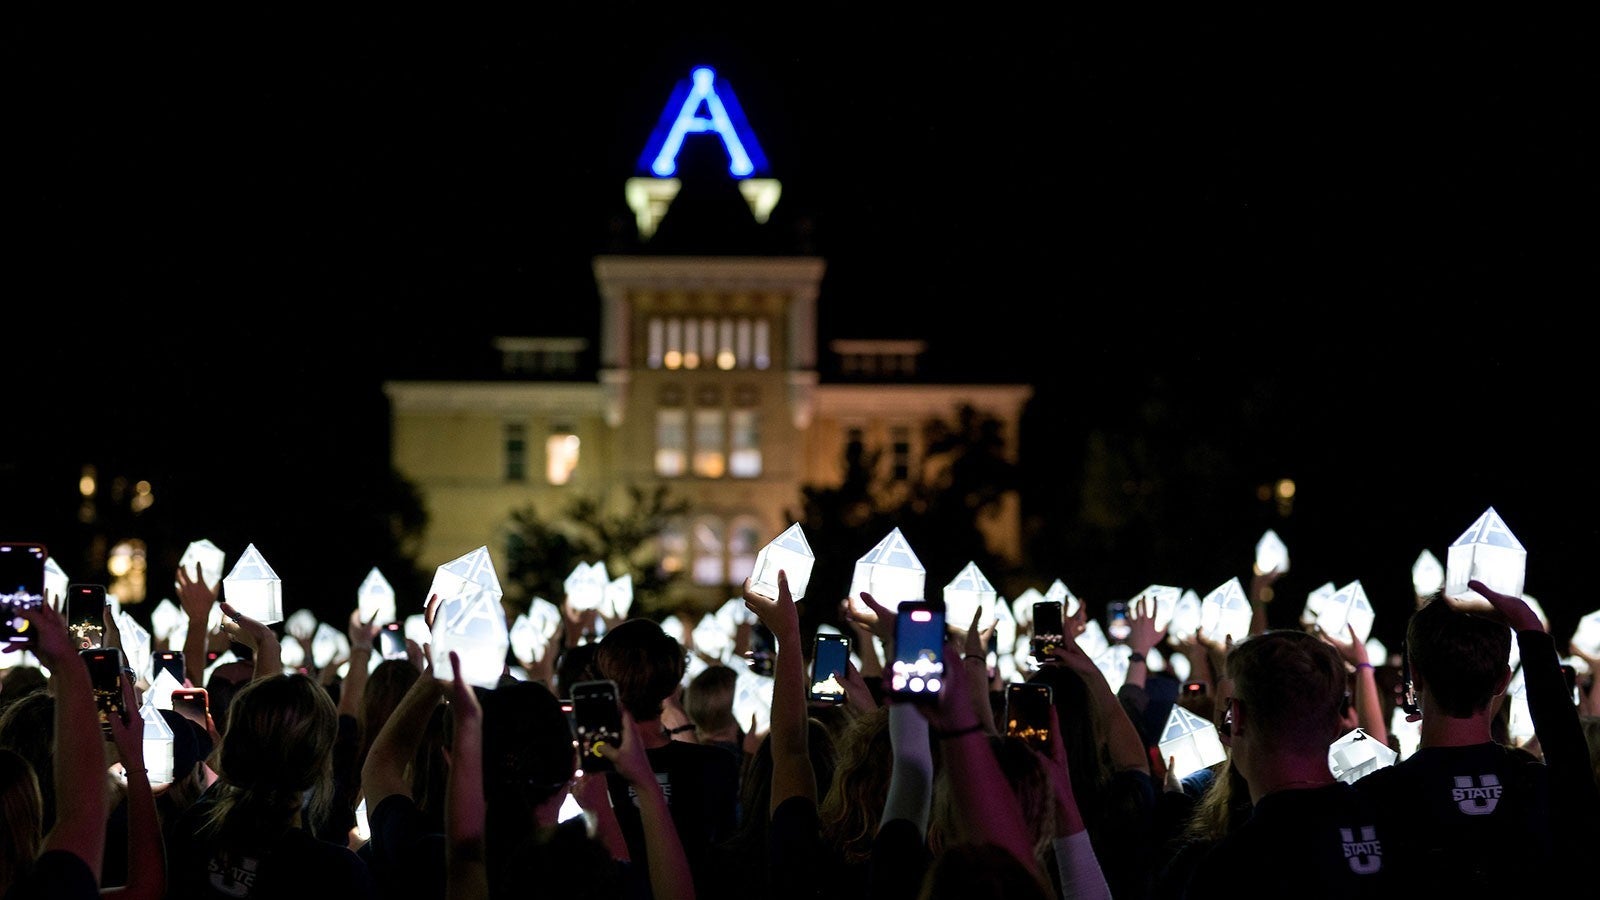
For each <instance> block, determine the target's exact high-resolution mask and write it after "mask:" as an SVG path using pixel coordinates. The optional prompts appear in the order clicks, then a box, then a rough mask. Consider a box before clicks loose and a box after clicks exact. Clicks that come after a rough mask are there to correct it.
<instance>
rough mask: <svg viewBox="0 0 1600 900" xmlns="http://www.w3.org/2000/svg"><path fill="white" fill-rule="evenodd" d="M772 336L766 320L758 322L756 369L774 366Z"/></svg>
mask: <svg viewBox="0 0 1600 900" xmlns="http://www.w3.org/2000/svg"><path fill="white" fill-rule="evenodd" d="M771 344H772V334H771V328H770V327H769V326H768V325H767V322H766V320H765V319H757V320H756V368H758V369H766V368H770V367H771V366H772V347H771Z"/></svg>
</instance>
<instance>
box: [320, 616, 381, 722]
mask: <svg viewBox="0 0 1600 900" xmlns="http://www.w3.org/2000/svg"><path fill="white" fill-rule="evenodd" d="M377 621H378V613H377V611H376V610H374V611H373V613H372V616H371V617H370V618H368V619H362V618H361V610H360V609H359V608H357V609H352V610H351V611H350V622H349V624H348V625H347V626H346V634H347V636H348V637H349V638H350V669H349V671H347V672H345V676H344V682H343V683H342V684H341V685H340V686H339V714H340V715H345V716H350V717H351V718H353V719H356V720H357V721H360V719H361V699H362V697H363V696H365V695H366V692H367V676H368V675H369V674H370V672H369V670H368V668H367V667H368V666H369V665H371V663H372V642H373V641H375V640H377V638H378V626H377V625H376V624H375V623H376V622H377ZM329 668H332V667H331V666H330V667H329Z"/></svg>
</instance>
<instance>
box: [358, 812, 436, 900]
mask: <svg viewBox="0 0 1600 900" xmlns="http://www.w3.org/2000/svg"><path fill="white" fill-rule="evenodd" d="M367 825H368V827H369V828H370V830H371V834H372V837H371V839H370V840H368V841H367V843H365V844H363V845H362V847H361V851H360V854H361V856H362V858H364V859H365V860H366V861H367V865H368V866H369V867H370V868H371V870H372V881H373V884H374V885H375V886H376V889H377V893H378V896H380V897H384V898H391V897H392V898H397V900H412V898H414V900H443V898H444V893H445V891H444V889H445V836H444V834H443V833H442V832H439V831H436V830H434V829H432V828H431V827H429V824H428V819H427V817H426V816H424V815H423V814H422V812H421V811H420V810H418V809H417V804H416V801H414V800H412V799H411V798H410V797H407V796H406V795H405V794H390V795H389V796H387V797H385V798H383V799H382V800H380V801H378V805H377V806H375V807H373V808H372V809H370V810H369V811H368V813H367Z"/></svg>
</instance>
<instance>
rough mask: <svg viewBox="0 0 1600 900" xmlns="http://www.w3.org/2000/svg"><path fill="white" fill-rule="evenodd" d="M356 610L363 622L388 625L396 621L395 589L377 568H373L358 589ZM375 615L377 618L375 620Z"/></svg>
mask: <svg viewBox="0 0 1600 900" xmlns="http://www.w3.org/2000/svg"><path fill="white" fill-rule="evenodd" d="M356 609H357V610H358V612H357V615H359V616H361V621H363V622H368V621H370V622H372V624H374V625H387V624H389V623H390V622H393V621H394V617H395V608H394V587H393V586H392V585H390V584H389V579H387V578H384V577H383V573H382V572H380V571H378V567H377V566H373V567H372V571H370V572H368V573H367V577H366V580H364V581H362V582H361V587H360V588H358V589H356ZM374 614H376V616H377V618H373V616H374Z"/></svg>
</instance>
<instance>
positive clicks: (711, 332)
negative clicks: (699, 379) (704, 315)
mask: <svg viewBox="0 0 1600 900" xmlns="http://www.w3.org/2000/svg"><path fill="white" fill-rule="evenodd" d="M700 358H701V359H702V360H704V361H705V364H706V365H707V366H714V365H716V364H717V322H716V320H715V319H702V320H701V322H700Z"/></svg>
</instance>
